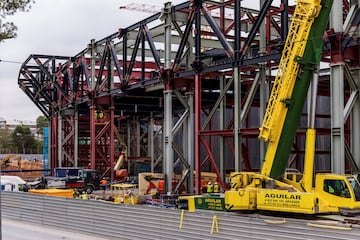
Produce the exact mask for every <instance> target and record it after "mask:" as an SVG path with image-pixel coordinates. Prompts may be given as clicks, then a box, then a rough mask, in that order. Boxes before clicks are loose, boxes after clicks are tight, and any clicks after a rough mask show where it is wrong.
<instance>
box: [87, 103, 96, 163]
mask: <svg viewBox="0 0 360 240" xmlns="http://www.w3.org/2000/svg"><path fill="white" fill-rule="evenodd" d="M89 108H90V168H91V169H96V168H95V167H96V163H95V154H96V132H95V131H96V128H95V106H94V103H92V104H91V106H90V107H89Z"/></svg>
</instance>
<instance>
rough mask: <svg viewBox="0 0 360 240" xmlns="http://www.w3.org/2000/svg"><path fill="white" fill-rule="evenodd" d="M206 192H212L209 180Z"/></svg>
mask: <svg viewBox="0 0 360 240" xmlns="http://www.w3.org/2000/svg"><path fill="white" fill-rule="evenodd" d="M206 192H207V193H212V192H213V185H212V183H211V182H208V185H207V188H206Z"/></svg>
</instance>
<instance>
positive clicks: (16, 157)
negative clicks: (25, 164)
mask: <svg viewBox="0 0 360 240" xmlns="http://www.w3.org/2000/svg"><path fill="white" fill-rule="evenodd" d="M11 161H17V165H18V166H19V167H20V163H21V156H20V155H7V156H5V157H3V158H2V159H0V165H1V167H2V168H4V167H6V166H9V164H10V162H11Z"/></svg>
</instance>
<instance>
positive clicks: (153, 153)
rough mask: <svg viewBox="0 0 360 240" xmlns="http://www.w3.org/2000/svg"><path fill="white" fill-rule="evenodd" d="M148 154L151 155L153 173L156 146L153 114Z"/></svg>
mask: <svg viewBox="0 0 360 240" xmlns="http://www.w3.org/2000/svg"><path fill="white" fill-rule="evenodd" d="M148 139H149V141H148V152H149V155H150V161H151V172H152V173H153V172H154V170H155V145H154V118H153V116H152V114H151V116H150V124H149V127H148Z"/></svg>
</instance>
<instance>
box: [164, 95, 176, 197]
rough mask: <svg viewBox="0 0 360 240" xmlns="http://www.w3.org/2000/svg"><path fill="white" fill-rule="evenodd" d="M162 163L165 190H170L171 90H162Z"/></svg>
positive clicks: (171, 165)
mask: <svg viewBox="0 0 360 240" xmlns="http://www.w3.org/2000/svg"><path fill="white" fill-rule="evenodd" d="M164 111H165V112H164V165H165V177H166V192H168V193H169V192H170V193H171V191H172V173H173V161H174V156H173V155H174V153H173V150H172V141H173V135H172V131H171V130H172V126H173V120H172V90H170V89H168V90H165V91H164Z"/></svg>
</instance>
